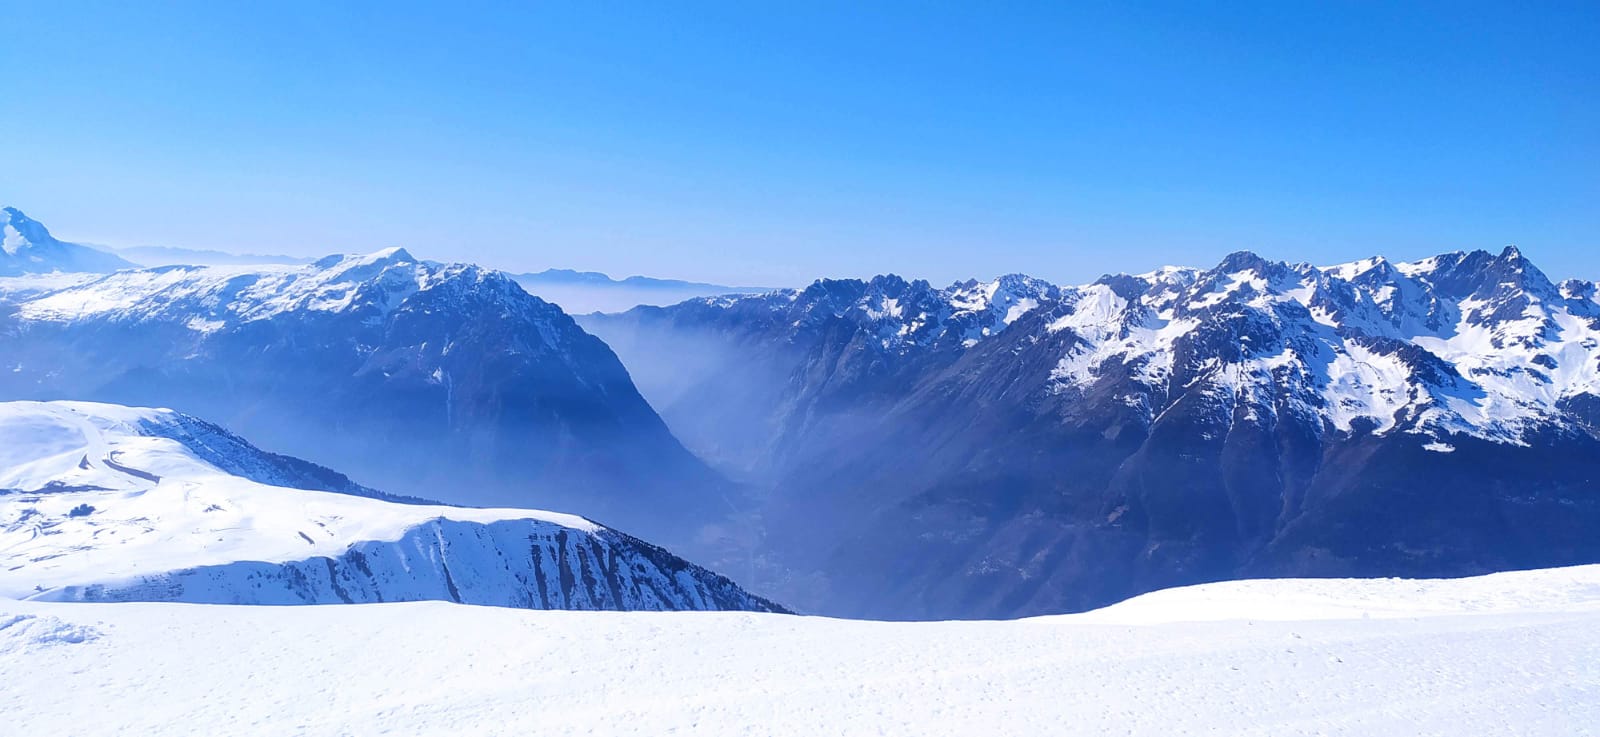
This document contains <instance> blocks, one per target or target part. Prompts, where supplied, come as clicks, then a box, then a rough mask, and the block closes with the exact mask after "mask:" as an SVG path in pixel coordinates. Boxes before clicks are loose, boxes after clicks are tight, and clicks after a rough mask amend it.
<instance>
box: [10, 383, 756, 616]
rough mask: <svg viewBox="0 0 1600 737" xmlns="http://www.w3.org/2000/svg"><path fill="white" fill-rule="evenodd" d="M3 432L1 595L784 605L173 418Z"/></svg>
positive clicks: (31, 408)
mask: <svg viewBox="0 0 1600 737" xmlns="http://www.w3.org/2000/svg"><path fill="white" fill-rule="evenodd" d="M0 438H3V439H4V440H5V447H4V448H3V449H0V461H3V463H0V540H3V541H4V542H3V544H0V549H3V550H4V551H5V552H4V553H3V554H0V558H4V559H5V563H4V565H0V569H3V572H0V594H3V595H5V596H11V597H17V598H28V599H38V600H51V601H183V602H190V603H233V604H242V603H245V604H317V603H346V604H348V603H360V602H382V601H421V600H446V601H455V602H460V603H471V604H488V605H497V606H511V607H519V608H531V609H619V610H636V609H643V610H661V609H668V610H670V609H740V610H753V611H771V612H782V611H785V610H783V609H782V608H781V607H779V606H777V605H775V604H772V603H771V602H768V601H766V600H764V599H760V598H759V597H755V596H752V595H750V594H748V593H746V592H744V591H743V590H742V589H739V588H738V586H737V585H735V584H733V583H732V582H731V581H729V580H727V579H726V578H724V577H722V576H719V575H717V574H714V573H712V572H710V571H707V570H705V569H703V568H700V567H699V566H695V565H693V564H691V563H688V562H687V561H684V560H682V559H680V558H677V557H676V556H674V555H672V554H671V553H668V552H667V551H666V550H664V549H662V548H660V547H657V546H655V545H651V544H649V543H646V542H643V541H641V540H639V539H637V538H634V537H632V536H629V535H625V534H622V533H619V532H616V531H614V530H611V529H609V528H606V527H603V526H600V525H598V524H595V523H593V522H591V521H589V520H587V519H584V518H581V517H577V516H574V515H565V514H558V513H552V512H543V511H539V510H529V509H466V508H458V507H448V506H443V505H439V504H438V503H436V502H429V501H426V500H422V499H397V498H395V497H392V496H389V495H386V494H382V493H380V492H374V491H373V490H371V489H368V488H366V487H363V486H360V485H357V484H354V483H353V482H351V481H350V480H349V479H348V478H347V477H344V476H343V475H341V474H338V473H337V472H334V471H331V470H329V469H327V468H322V467H319V466H314V465H312V464H309V463H306V462H304V461H300V460H298V459H294V458H289V457H285V456H280V455H276V454H271V453H266V452H264V451H261V450H259V449H257V448H255V447H254V446H252V445H250V444H249V443H247V442H245V441H244V440H242V439H240V438H239V437H238V436H235V435H233V434H232V433H229V432H228V431H226V430H223V429H221V428H219V427H216V426H214V425H210V424H209V423H205V422H203V421H200V420H197V419H195V418H193V417H188V416H185V415H182V414H179V413H175V412H172V411H170V410H154V409H143V408H130V407H123V406H120V405H106V404H95V403H85V402H50V403H37V402H10V403H0ZM398 502H403V503H398Z"/></svg>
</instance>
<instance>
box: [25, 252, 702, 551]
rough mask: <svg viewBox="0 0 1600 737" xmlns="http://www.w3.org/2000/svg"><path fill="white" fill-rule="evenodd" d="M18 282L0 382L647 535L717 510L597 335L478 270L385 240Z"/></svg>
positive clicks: (427, 491)
mask: <svg viewBox="0 0 1600 737" xmlns="http://www.w3.org/2000/svg"><path fill="white" fill-rule="evenodd" d="M28 281H29V280H28V279H13V280H11V283H0V344H4V345H5V350H4V351H0V398H4V399H65V398H72V399H90V400H98V401H108V402H116V403H121V404H130V405H141V406H167V407H172V408H175V409H178V410H180V411H184V412H187V413H190V414H194V415H197V416H203V417H208V418H213V419H216V420H217V421H220V422H222V423H224V424H226V425H227V426H229V427H231V428H234V429H237V430H238V431H239V432H242V433H246V434H248V435H249V436H251V437H253V438H257V439H259V440H260V441H261V442H263V443H266V444H269V445H270V446H272V447H275V448H281V449H283V450H284V451H286V452H288V453H291V454H293V455H295V456H298V457H302V458H307V459H309V460H312V461H315V462H318V463H324V464H328V465H334V466H338V467H340V468H342V469H346V470H349V471H350V472H351V473H354V474H356V475H357V476H359V477H360V478H363V479H370V480H371V481H372V483H373V484H374V485H376V486H379V487H380V488H385V489H389V490H393V491H396V492H399V493H404V494H410V495H416V496H423V497H429V498H442V499H444V500H446V501H448V502H451V503H460V504H497V505H512V506H539V507H547V508H565V509H576V510H582V511H583V512H584V513H585V514H588V515H591V516H593V517H595V518H597V519H600V520H604V521H606V522H608V523H615V524H618V525H622V526H626V527H630V528H631V529H635V530H639V531H641V532H642V533H645V534H648V535H650V536H652V537H654V538H655V539H657V540H661V541H663V542H670V543H678V542H680V541H682V540H684V539H691V538H694V537H695V535H696V532H695V530H696V529H697V525H700V524H706V523H708V521H710V520H713V519H715V517H716V516H717V515H721V514H726V513H727V512H728V510H729V509H731V508H732V502H731V501H730V495H731V494H732V493H733V492H732V489H731V487H730V485H729V484H728V483H727V482H726V481H725V480H724V479H722V478H721V477H720V476H718V475H717V474H716V473H714V472H712V471H711V470H710V469H708V468H707V467H705V466H704V465H703V464H702V463H701V462H700V461H698V460H697V459H695V458H694V457H693V456H692V455H691V454H689V453H688V452H687V451H686V450H684V448H683V447H682V446H681V445H679V443H678V442H677V440H676V439H674V438H673V437H672V435H671V434H670V433H669V432H668V431H667V428H666V426H665V425H664V424H663V423H662V421H661V419H660V418H659V417H658V416H657V415H656V414H655V412H654V411H653V410H652V409H651V408H650V406H649V405H648V404H647V403H646V402H645V401H644V399H643V398H642V397H640V395H639V393H638V391H637V390H636V389H635V388H634V386H633V383H632V381H631V380H630V379H629V377H628V374H627V372H626V371H625V370H624V369H623V368H622V364H621V363H620V362H618V360H617V358H616V356H615V355H614V354H613V353H612V352H611V351H610V349H608V348H607V347H606V346H605V344H604V343H602V342H601V341H600V340H599V339H597V338H595V337H593V336H591V335H589V334H587V333H585V332H584V331H583V330H582V329H581V328H579V327H578V326H577V324H576V323H574V322H573V321H572V319H571V318H570V317H568V316H567V315H566V314H565V313H563V312H562V311H561V310H560V309H559V308H557V307H555V306H554V305H551V304H549V303H547V302H545V301H543V300H541V299H539V298H537V297H533V296H530V295H528V294H527V293H526V292H524V291H523V290H522V288H521V287H519V286H517V284H516V283H515V282H514V281H512V279H511V278H510V277H509V276H507V275H505V274H503V273H500V272H497V271H492V270H488V269H483V268H480V267H477V266H471V265H464V264H439V263H433V262H425V261H419V260H417V259H415V258H412V257H411V255H410V254H408V253H406V252H405V251H403V250H400V249H390V250H387V251H382V252H378V253H374V254H369V255H366V256H331V257H328V258H325V259H322V260H319V261H317V262H315V263H313V264H307V265H304V266H283V265H278V266H248V267H246V266H217V267H191V266H185V267H176V266H174V267H161V268H154V269H139V270H126V271H122V272H118V273H115V274H111V275H107V276H103V277H99V278H95V279H90V280H74V281H72V282H71V283H69V284H67V285H65V286H60V287H59V288H53V287H56V286H57V285H55V284H53V283H52V284H47V285H46V288H39V287H37V286H35V287H31V288H30V287H28V286H27V285H26V282H28ZM658 533H660V534H658Z"/></svg>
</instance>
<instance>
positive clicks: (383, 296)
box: [20, 248, 483, 332]
mask: <svg viewBox="0 0 1600 737" xmlns="http://www.w3.org/2000/svg"><path fill="white" fill-rule="evenodd" d="M466 272H472V273H477V274H480V275H481V273H482V272H483V270H482V269H479V268H478V267H475V266H469V265H464V264H452V265H439V264H430V263H427V262H420V261H417V260H415V259H413V258H412V257H411V255H410V254H408V253H406V252H405V251H404V250H403V249H398V248H388V249H384V250H381V251H377V252H375V253H371V254H366V255H353V256H333V257H329V258H326V259H323V260H321V261H318V262H316V263H313V264H305V265H293V264H257V265H223V266H168V267H161V268H155V269H138V270H128V271H121V272H117V273H115V274H110V275H107V276H105V277H102V278H100V279H96V280H93V281H90V282H85V283H79V284H75V285H72V286H70V287H68V288H65V289H60V290H57V291H55V292H53V293H50V294H46V295H43V296H40V297H37V298H35V299H31V300H29V301H27V302H24V303H23V304H22V306H21V309H20V315H21V316H22V317H24V318H26V319H30V320H40V321H49V322H71V321H80V320H86V319H91V318H108V317H109V318H114V319H127V320H141V319H151V318H156V317H160V316H162V315H164V314H165V312H166V311H171V312H173V313H175V314H178V315H181V316H182V318H183V319H182V320H180V322H184V323H186V324H188V325H189V326H190V328H191V329H194V330H196V331H198V332H206V331H210V330H215V329H218V328H219V327H221V326H224V325H226V324H229V323H230V322H232V321H252V320H263V319H268V318H271V317H274V316H277V315H281V314H284V313H287V312H293V311H301V310H304V311H312V312H340V311H345V310H349V309H351V308H352V307H354V306H357V305H367V304H370V305H372V306H375V307H376V308H377V309H378V311H379V312H380V313H381V314H387V313H388V312H389V311H392V310H393V309H394V308H395V307H397V306H398V305H399V304H400V303H401V302H402V301H403V300H404V299H405V298H406V297H408V296H410V295H412V294H415V293H416V292H418V291H422V290H424V289H428V288H429V287H430V286H433V285H435V284H438V283H440V282H442V281H444V280H446V279H449V278H451V277H454V276H457V275H459V274H462V273H466Z"/></svg>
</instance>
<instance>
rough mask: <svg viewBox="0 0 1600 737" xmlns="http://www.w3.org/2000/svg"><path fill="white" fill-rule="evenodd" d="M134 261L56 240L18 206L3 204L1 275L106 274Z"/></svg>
mask: <svg viewBox="0 0 1600 737" xmlns="http://www.w3.org/2000/svg"><path fill="white" fill-rule="evenodd" d="M133 266H134V265H133V264H132V263H129V262H128V261H126V260H124V259H122V258H120V257H118V256H115V255H112V254H109V253H106V252H104V251H97V250H95V249H93V248H90V247H88V246H80V245H78V244H76V243H66V242H64V241H59V240H56V239H55V237H54V236H52V235H50V231H49V230H47V229H46V228H45V227H44V225H43V224H41V223H40V222H39V221H37V220H34V219H32V218H30V217H28V216H27V215H24V214H22V211H21V210H18V209H17V208H15V207H0V277H5V276H19V275H22V274H49V273H53V272H94V273H106V272H111V271H116V270H117V269H131V268H133Z"/></svg>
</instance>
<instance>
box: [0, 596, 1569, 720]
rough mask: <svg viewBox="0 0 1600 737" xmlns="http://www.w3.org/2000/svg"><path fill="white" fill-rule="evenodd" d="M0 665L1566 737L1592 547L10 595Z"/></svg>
mask: <svg viewBox="0 0 1600 737" xmlns="http://www.w3.org/2000/svg"><path fill="white" fill-rule="evenodd" d="M0 683H3V684H4V688H0V720H3V721H0V724H3V725H4V728H3V731H4V732H6V733H9V734H19V735H102V734H138V735H164V734H174V735H176V734H183V735H190V734H228V735H251V734H260V735H268V734H270V735H285V734H305V735H344V734H349V735H368V734H396V735H413V734H417V735H435V734H437V735H445V734H473V735H494V734H522V735H526V734H538V735H669V734H693V735H735V734H737V735H824V734H826V735H857V734H860V735H976V734H985V735H988V734H1010V735H1029V736H1030V737H1031V736H1037V735H1055V734H1061V735H1066V734H1072V735H1098V734H1115V735H1159V736H1161V737H1169V736H1172V735H1263V736H1265V735H1273V736H1281V735H1359V736H1361V737H1372V736H1375V735H1406V736H1408V737H1409V736H1412V735H1449V736H1451V737H1455V736H1457V735H1560V736H1562V737H1572V736H1574V735H1585V734H1592V733H1595V730H1596V725H1600V566H1586V567H1579V568H1567V569H1553V570H1545V571H1531V572H1521V573H1507V574H1497V575H1493V576H1485V577H1480V578H1473V579H1461V580H1455V581H1400V580H1378V581H1364V580H1343V581H1301V580H1284V581H1250V582H1241V583H1230V584H1220V585H1208V586H1198V587H1190V588H1185V589H1177V590H1171V591H1164V592H1158V593H1156V594H1152V595H1148V596H1144V597H1140V598H1137V599H1133V600H1130V601H1128V602H1124V603H1123V604H1119V605H1117V606H1114V607H1110V608H1107V609H1103V610H1100V611H1096V612H1090V613H1087V614H1082V615H1070V616H1060V617H1046V618H1038V619H1028V620H1017V621H1009V622H937V623H881V622H865V621H849V620H835V619H824V618H814V617H796V616H785V615H771V614H750V613H734V612H682V613H655V612H626V613H612V612H541V611H524V610H513V609H501V608H491V607H473V606H464V605H458V604H450V603H444V602H415V603H401V604H364V605H334V606H316V607H240V606H220V605H192V604H146V603H123V604H71V603H57V602H35V601H9V600H0Z"/></svg>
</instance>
